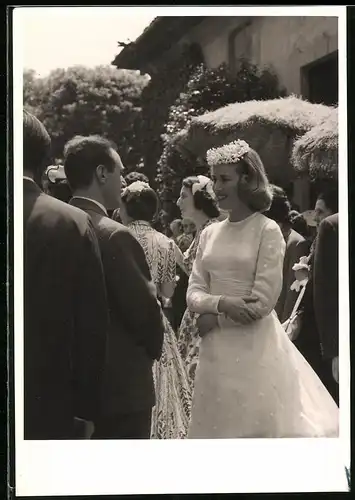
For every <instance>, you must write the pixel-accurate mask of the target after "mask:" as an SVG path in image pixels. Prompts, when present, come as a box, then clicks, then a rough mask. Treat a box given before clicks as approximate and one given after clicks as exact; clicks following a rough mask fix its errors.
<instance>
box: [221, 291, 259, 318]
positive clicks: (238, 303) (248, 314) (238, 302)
mask: <svg viewBox="0 0 355 500" xmlns="http://www.w3.org/2000/svg"><path fill="white" fill-rule="evenodd" d="M257 301H258V298H257V297H252V296H248V297H243V298H242V297H222V298H221V300H220V301H219V306H218V309H219V311H220V312H222V313H224V314H226V316H228V317H229V318H231V319H232V320H233V321H235V322H237V323H241V324H243V325H247V324H248V323H252V322H253V321H256V320H258V319H261V316H260V314H259V313H258V312H257V311H253V310H252V308H249V307H248V304H251V305H252V304H253V303H255V302H257Z"/></svg>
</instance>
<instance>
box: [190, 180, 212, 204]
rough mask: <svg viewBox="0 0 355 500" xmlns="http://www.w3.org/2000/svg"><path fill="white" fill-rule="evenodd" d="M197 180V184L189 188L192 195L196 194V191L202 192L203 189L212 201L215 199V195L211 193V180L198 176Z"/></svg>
mask: <svg viewBox="0 0 355 500" xmlns="http://www.w3.org/2000/svg"><path fill="white" fill-rule="evenodd" d="M197 179H198V182H195V184H193V185H192V187H191V191H192V194H195V193H197V191H202V190H203V189H204V190H205V191H206V192H207V193H208V194H209V195H210V196H211V198H212V199H215V198H216V194H215V192H214V191H213V184H212V181H211V179H209V178H208V177H206V176H205V175H198V176H197Z"/></svg>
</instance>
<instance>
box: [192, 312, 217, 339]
mask: <svg viewBox="0 0 355 500" xmlns="http://www.w3.org/2000/svg"><path fill="white" fill-rule="evenodd" d="M196 324H197V329H198V333H199V335H200V337H204V336H205V335H206V333H208V332H210V331H211V330H213V328H215V327H216V326H218V320H217V315H216V314H201V316H199V317H198V318H197V320H196Z"/></svg>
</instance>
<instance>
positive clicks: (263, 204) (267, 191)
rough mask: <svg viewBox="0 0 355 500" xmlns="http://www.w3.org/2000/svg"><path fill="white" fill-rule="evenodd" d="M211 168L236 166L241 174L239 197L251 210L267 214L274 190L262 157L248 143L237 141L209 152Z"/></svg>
mask: <svg viewBox="0 0 355 500" xmlns="http://www.w3.org/2000/svg"><path fill="white" fill-rule="evenodd" d="M206 157H207V163H208V165H209V166H210V167H212V166H213V167H216V166H218V165H235V166H236V169H237V172H238V173H239V174H240V176H241V177H240V179H239V182H238V195H239V198H240V200H241V201H242V202H243V203H245V204H246V205H247V206H248V207H249V208H250V209H251V210H254V211H256V212H265V211H266V210H269V208H270V206H271V202H272V188H271V186H270V183H269V180H268V178H267V175H266V172H265V168H264V165H263V162H262V161H261V158H260V156H259V155H258V153H257V152H256V151H254V149H252V148H251V147H250V146H249V144H248V143H246V142H245V141H242V140H237V141H234V142H231V143H229V144H225V145H224V146H221V147H219V148H212V149H209V150H208V151H207V155H206Z"/></svg>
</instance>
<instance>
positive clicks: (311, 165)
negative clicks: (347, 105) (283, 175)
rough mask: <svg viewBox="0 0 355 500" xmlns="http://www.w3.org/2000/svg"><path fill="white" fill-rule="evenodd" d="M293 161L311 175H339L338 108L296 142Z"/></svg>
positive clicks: (297, 167)
mask: <svg viewBox="0 0 355 500" xmlns="http://www.w3.org/2000/svg"><path fill="white" fill-rule="evenodd" d="M292 163H293V164H294V166H295V168H296V170H298V171H300V172H307V173H309V175H310V176H311V177H335V178H336V177H337V175H338V108H334V109H333V110H332V112H331V114H330V115H329V116H328V118H327V119H326V120H324V121H323V122H321V123H320V124H318V125H316V126H315V127H313V128H312V129H311V130H310V131H309V132H307V133H306V134H304V135H303V136H301V137H300V138H299V139H297V140H296V141H295V143H294V147H293V151H292Z"/></svg>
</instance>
